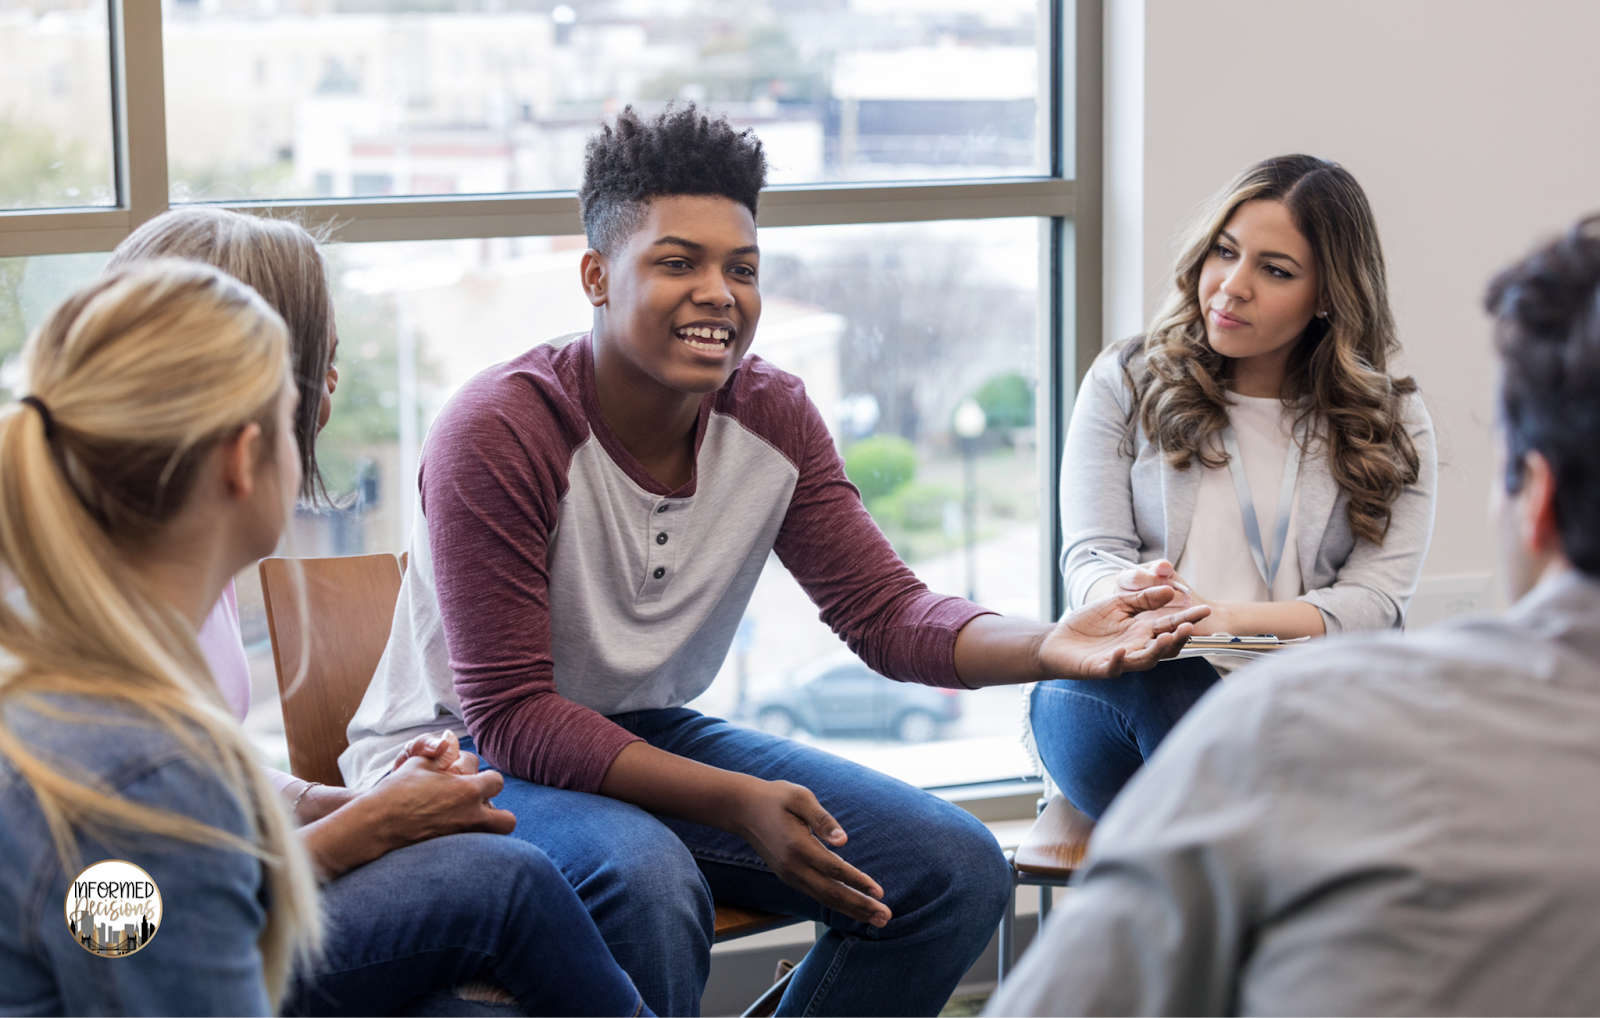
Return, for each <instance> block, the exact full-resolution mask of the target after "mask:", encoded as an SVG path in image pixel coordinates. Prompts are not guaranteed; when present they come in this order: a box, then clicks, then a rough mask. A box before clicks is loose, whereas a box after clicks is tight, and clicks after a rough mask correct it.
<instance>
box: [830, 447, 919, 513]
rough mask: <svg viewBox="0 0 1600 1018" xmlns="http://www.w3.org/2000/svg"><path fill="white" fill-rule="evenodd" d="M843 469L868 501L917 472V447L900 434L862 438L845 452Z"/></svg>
mask: <svg viewBox="0 0 1600 1018" xmlns="http://www.w3.org/2000/svg"><path fill="white" fill-rule="evenodd" d="M844 472H845V476H846V477H848V478H850V483H851V484H854V485H855V486H856V487H857V488H860V489H861V500H862V501H863V502H871V501H873V500H874V499H878V498H882V497H883V496H885V495H887V494H889V493H890V492H892V491H894V490H895V489H896V488H898V487H900V486H901V485H902V484H906V483H908V482H910V480H911V479H912V478H913V477H915V476H916V475H917V450H916V448H915V447H914V446H912V444H911V443H910V442H909V441H907V440H906V439H904V438H901V437H900V436H899V435H873V436H871V437H870V438H863V439H862V440H861V441H859V442H856V443H855V444H853V445H851V446H850V447H849V448H848V449H846V450H845V451H844Z"/></svg>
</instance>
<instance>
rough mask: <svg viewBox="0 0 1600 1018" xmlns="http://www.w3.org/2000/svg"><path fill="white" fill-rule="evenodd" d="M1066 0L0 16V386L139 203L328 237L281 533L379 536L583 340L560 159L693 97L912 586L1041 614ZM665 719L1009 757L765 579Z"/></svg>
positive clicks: (872, 745)
mask: <svg viewBox="0 0 1600 1018" xmlns="http://www.w3.org/2000/svg"><path fill="white" fill-rule="evenodd" d="M1083 7H1084V9H1083V10H1082V11H1079V10H1077V9H1076V8H1075V7H1074V5H1072V4H1067V5H1066V6H1065V7H1063V6H1062V5H1060V4H1051V3H1049V2H1048V0H1045V2H1036V0H785V2H779V0H770V2H769V0H757V2H753V3H742V4H731V3H726V2H723V0H673V2H657V0H650V2H647V0H605V2H581V0H580V2H567V3H559V4H552V3H549V2H547V0H248V2H246V0H166V2H164V3H161V4H159V5H157V4H156V3H154V2H149V3H146V2H143V0H124V2H123V3H122V4H118V5H116V6H112V7H108V6H106V5H105V4H104V3H96V2H94V0H0V151H3V152H5V153H7V155H6V158H5V162H4V163H3V164H0V210H6V211H0V357H4V358H5V360H4V366H3V367H0V385H11V384H14V381H15V376H16V371H17V364H16V353H17V351H18V350H19V349H20V347H21V344H22V342H23V339H24V338H25V335H26V333H27V330H29V329H31V328H32V327H33V326H34V325H36V324H37V323H38V321H39V320H40V319H41V318H42V316H43V315H44V314H45V313H46V312H47V311H48V310H49V309H50V307H52V306H53V305H54V303H55V302H56V301H58V300H59V299H60V298H61V297H62V296H64V295H65V294H66V293H68V292H70V291H71V290H72V289H73V288H75V287H76V286H79V285H81V284H82V283H84V282H86V281H87V280H88V279H90V278H92V277H93V276H94V275H95V274H97V273H98V272H99V271H100V269H101V267H102V266H103V264H104V261H105V258H106V254H105V252H106V251H108V250H109V248H110V247H112V246H114V245H115V243H116V242H117V241H118V240H119V239H120V238H121V237H122V236H125V235H126V234H127V232H128V231H129V230H130V229H132V228H133V227H134V226H135V225H137V223H138V222H142V221H143V220H144V219H146V218H148V217H149V216H150V215H154V214H156V213H158V212H160V211H161V210H162V209H164V208H166V207H168V205H169V204H176V203H182V202H217V203H221V204H224V205H228V206H231V207H236V208H242V209H245V210H247V211H255V212H260V213H263V214H274V215H294V216H298V217H300V218H301V219H302V220H303V221H306V222H308V223H330V222H331V223H332V224H333V228H334V231H335V232H334V240H333V242H332V243H330V244H329V245H328V247H327V249H326V251H327V255H328V260H329V266H330V269H331V272H332V277H333V285H334V290H335V297H336V307H337V312H338V326H339V332H340V348H339V349H340V352H339V359H340V373H341V383H340V387H339V392H338V395H337V396H336V398H335V399H336V402H335V413H334V417H333V421H332V423H331V424H330V425H329V427H328V429H327V431H326V432H325V433H324V435H323V437H322V439H321V442H320V444H319V458H320V459H321V460H322V461H323V463H324V465H325V468H326V473H327V475H328V480H329V482H330V487H331V488H333V489H334V490H336V491H337V492H338V493H340V494H341V495H345V496H349V497H348V499H347V505H346V506H345V507H344V508H341V509H338V510H328V511H317V512H313V511H302V512H301V513H300V514H299V517H298V519H297V521H296V526H295V534H294V537H295V546H296V550H297V551H298V553H299V554H303V555H344V554H363V553H373V552H396V553H398V552H400V551H403V550H404V548H405V546H406V541H407V535H408V534H409V532H410V528H411V527H412V526H413V525H414V524H415V522H416V510H415V497H416V484H415V476H416V462H417V456H418V452H419V449H420V447H421V443H422V442H423V440H424V439H425V436H426V434H427V429H428V426H429V424H430V423H431V421H432V419H433V417H434V416H435V415H436V414H437V413H438V411H439V409H440V407H441V406H442V405H443V404H444V402H445V401H446V400H448V399H449V397H450V395H451V394H452V393H453V392H454V391H455V390H456V389H457V388H458V387H459V386H460V385H461V384H462V383H463V382H465V381H466V380H467V379H468V378H470V377H471V376H472V375H473V374H474V373H476V372H477V371H479V370H481V369H483V368H485V367H487V366H489V365H491V364H494V363H497V362H499V361H502V360H505V359H508V358H510V357H512V356H515V355H517V354H519V353H521V352H523V351H524V350H526V349H527V348H528V347H530V346H532V345H535V344H537V343H539V342H543V341H545V340H548V339H551V338H553V337H557V336H560V335H563V334H568V333H575V332H581V331H583V330H585V329H586V328H587V326H588V324H589V317H590V311H591V309H590V307H589V305H588V303H587V302H586V301H585V300H584V298H583V296H582V293H581V291H580V290H579V288H578V285H577V282H578V260H579V258H580V257H581V255H582V252H583V250H584V246H585V245H584V240H583V238H582V236H581V233H580V231H581V224H580V223H579V221H578V218H577V213H576V203H575V201H574V200H573V198H572V197H571V195H570V191H571V189H572V188H574V187H575V186H576V185H577V183H578V179H579V176H580V174H581V169H582V154H583V144H584V140H585V139H586V138H587V136H588V135H589V134H590V133H591V132H592V131H594V130H595V128H596V127H597V125H598V124H599V123H600V122H601V121H602V120H603V119H604V118H605V117H606V116H607V115H608V114H612V113H614V112H615V111H617V110H618V109H620V108H621V107H622V106H623V105H625V104H632V105H634V106H635V107H636V108H639V109H642V110H645V111H651V112H653V111H656V110H659V109H661V108H663V107H664V106H665V105H666V104H667V103H668V102H672V101H679V102H686V101H693V102H696V103H698V104H700V105H701V106H703V107H706V108H709V109H711V110H714V111H717V112H722V113H725V114H727V116H728V117H729V118H730V120H732V121H733V123H734V124H735V125H737V126H740V127H748V128H750V129H752V130H754V131H755V132H756V133H757V135H759V136H760V138H761V139H762V141H763V144H764V145H765V147H766V150H767V153H768V158H769V161H770V163H771V166H772V170H771V181H772V183H773V185H774V186H773V187H772V188H771V189H770V190H769V192H768V193H767V195H766V196H764V201H763V208H762V216H761V223H762V231H761V245H762V277H763V278H762V293H763V298H764V304H765V309H764V313H763V316H762V321H761V325H760V328H759V330H758V332H757V335H756V340H755V345H754V347H753V353H755V354H756V355H759V356H761V357H764V358H766V359H768V360H770V361H772V362H773V363H775V364H776V365H778V366H779V367H781V368H783V369H785V370H787V371H791V372H793V373H795V374H797V375H798V376H800V377H801V378H802V379H803V380H804V381H805V383H806V386H807V390H808V392H809V393H810V395H811V398H812V399H813V401H814V402H815V403H816V404H817V405H818V407H819V408H820V410H821V411H822V413H823V416H824V417H825V419H826V420H827V421H828V423H829V427H830V429H831V431H832V433H833V436H834V439H835V441H836V443H837V444H838V446H839V449H840V451H841V453H842V455H843V456H844V459H845V463H846V468H847V471H848V472H849V474H850V476H851V479H852V480H853V481H854V482H855V483H856V484H857V486H858V487H860V488H861V490H862V495H863V498H864V500H865V502H866V505H867V508H868V510H869V511H870V512H871V514H872V516H873V518H874V519H875V520H876V521H877V522H878V524H879V526H880V527H882V529H883V530H884V533H885V534H886V535H887V536H888V538H889V540H890V541H891V542H892V543H893V545H894V547H895V548H896V550H897V551H898V552H899V553H900V554H901V556H902V557H903V558H904V559H905V560H906V561H907V562H908V563H909V564H910V565H911V567H912V569H913V570H914V571H916V572H917V574H918V575H919V576H921V577H922V578H923V579H924V580H925V581H926V582H927V583H928V584H929V586H931V587H933V588H934V589H936V590H939V591H942V592H946V593H952V594H962V595H966V594H969V593H970V594H972V595H975V596H976V599H977V600H978V601H979V602H980V603H983V604H985V605H987V606H989V607H992V608H994V609H996V610H998V611H1001V612H1004V613H1006V614H1012V615H1019V616H1027V617H1035V618H1037V617H1053V616H1054V613H1055V612H1056V611H1057V610H1058V609H1059V604H1060V600H1059V592H1058V590H1057V584H1056V583H1055V582H1054V577H1055V570H1054V566H1053V557H1054V553H1055V549H1056V547H1057V541H1058V537H1057V536H1056V535H1057V534H1058V528H1057V527H1056V524H1055V507H1054V500H1055V482H1054V476H1055V470H1054V465H1055V463H1056V461H1057V457H1058V455H1059V446H1060V430H1061V426H1060V416H1061V414H1062V413H1063V411H1064V410H1065V400H1066V399H1070V393H1071V392H1072V391H1073V390H1074V389H1075V386H1076V379H1077V377H1078V376H1079V372H1080V371H1081V367H1082V362H1083V359H1084V357H1083V355H1080V353H1079V352H1078V345H1077V344H1075V343H1074V341H1073V337H1074V336H1075V335H1077V334H1078V332H1080V331H1084V323H1086V322H1087V323H1091V325H1092V332H1089V333H1088V336H1089V340H1088V344H1087V345H1088V346H1089V347H1092V348H1097V347H1098V325H1097V324H1095V323H1097V317H1096V316H1097V314H1098V265H1097V261H1096V259H1097V257H1098V243H1099V241H1098V204H1097V203H1098V193H1097V191H1096V187H1097V184H1096V181H1097V180H1098V175H1097V172H1095V173H1090V172H1089V171H1087V170H1086V171H1085V172H1084V173H1082V174H1075V173H1074V164H1075V162H1080V161H1083V160H1082V159H1080V158H1079V157H1080V156H1084V157H1086V158H1088V159H1089V161H1088V162H1086V163H1085V165H1089V166H1093V165H1094V164H1096V163H1097V162H1098V114H1097V112H1095V109H1094V107H1095V106H1096V104H1097V102H1098V98H1097V97H1098V82H1097V81H1095V80H1094V75H1097V74H1098V62H1097V61H1098V58H1097V56H1095V54H1097V53H1098V46H1099V42H1098V32H1099V20H1098V19H1099V12H1098V4H1089V3H1085V4H1083ZM1091 36H1092V37H1093V42H1092V45H1091V44H1090V41H1089V39H1090V37H1091ZM156 50H159V51H160V53H159V55H160V57H161V59H160V62H159V63H157V62H156V61H155V55H156V54H155V51H156ZM1080 53H1086V54H1089V57H1088V58H1084V57H1080V56H1079V54H1080ZM12 56H15V57H16V59H11V57H12ZM1086 60H1087V62H1086ZM1090 65H1092V66H1090ZM63 69H64V70H63ZM1086 76H1087V80H1088V81H1089V89H1088V92H1087V93H1084V90H1083V89H1080V87H1079V82H1080V81H1084V80H1086ZM1080 93H1083V94H1082V95H1080ZM1083 111H1087V112H1083ZM1075 177H1076V178H1078V179H1074V178H1075ZM46 210H48V211H46ZM1080 250H1091V251H1093V253H1094V258H1092V259H1090V258H1080V257H1079V254H1078V252H1079V251H1080ZM1089 262H1094V264H1088V263H1089ZM970 405H976V406H977V407H978V408H979V409H981V411H982V413H981V415H978V418H977V419H978V421H979V424H980V425H981V426H980V427H978V429H977V431H976V433H975V434H969V435H968V436H967V437H963V436H962V435H961V434H958V429H957V428H956V427H955V423H954V422H955V420H956V417H957V409H958V407H964V406H965V407H968V417H967V420H968V421H969V422H970V421H972V420H973V419H974V418H973V417H972V416H971V413H970ZM969 467H970V469H969ZM239 589H240V595H241V602H242V608H243V616H244V617H243V622H244V626H245V630H246V636H247V640H248V641H250V643H251V647H250V650H251V655H252V666H253V668H254V670H255V672H256V675H255V678H256V695H255V705H254V706H253V708H252V713H251V718H250V722H249V725H248V727H250V728H251V730H252V732H253V733H254V734H255V735H256V737H257V740H258V742H259V743H260V744H261V745H262V747H263V748H264V749H265V750H267V752H268V753H269V755H273V756H275V757H277V758H279V759H280V761H281V759H282V757H283V753H284V751H283V748H282V736H281V725H282V722H281V718H280V716H279V715H278V713H277V703H276V695H277V694H276V682H275V680H274V678H273V675H272V658H271V652H270V649H269V647H268V645H267V642H266V637H267V634H266V625H265V617H264V613H262V611H261V609H260V598H259V585H258V584H257V583H256V581H255V578H254V572H253V570H251V571H247V573H246V574H242V575H241V577H240V578H239ZM691 706H693V707H696V708H699V709H703V710H706V711H707V712H711V713H717V714H720V715H723V716H728V717H732V718H735V719H737V720H739V721H741V722H743V723H746V724H751V725H756V726H759V727H762V728H765V729H767V730H769V731H774V732H778V733H781V734H786V735H789V736H791V737H794V738H799V739H804V740H806V741H810V742H814V743H816V744H818V745H821V746H824V747H826V748H828V749H830V750H831V751H834V752H837V753H840V754H841V755H844V756H847V757H851V758H853V759H857V760H860V761H862V762H864V763H867V764H869V765H871V766H875V767H878V768H881V769H883V770H885V771H887V772H888V773H891V774H894V775H896V776H898V777H902V778H904V779H905V780H908V781H912V782H914V783H916V784H920V785H923V786H925V787H932V786H950V785H958V784H964V783H971V782H981V781H993V780H1001V779H1008V778H1014V777H1018V776H1021V775H1023V774H1026V773H1028V772H1029V771H1030V769H1031V765H1030V763H1029V761H1028V760H1027V758H1026V756H1025V754H1024V752H1023V750H1022V748H1021V744H1020V740H1019V733H1020V721H1019V711H1018V708H1019V700H1018V695H1017V692H1016V691H1015V690H1014V689H1009V688H1002V689H991V690H983V691H964V692H959V693H956V692H947V691H940V690H935V689H931V688H927V687H921V686H917V685H914V684H904V683H892V682H889V681H887V680H885V679H882V678H881V677H878V676H874V675H873V674H871V673H870V672H869V671H867V669H866V668H865V666H864V665H862V664H861V663H860V662H859V661H858V660H857V659H855V658H854V657H853V655H851V654H850V653H849V651H848V650H847V649H845V647H844V645H843V644H842V643H841V642H840V641H839V640H838V639H837V638H836V637H834V636H833V634H831V633H830V632H829V631H828V630H827V628H826V627H825V626H824V625H823V624H822V623H821V622H820V621H818V619H817V611H816V608H815V607H814V606H813V605H812V604H811V603H810V601H809V599H808V598H807V597H806V596H805V594H804V592H803V591H801V589H800V588H799V586H798V585H797V584H796V583H795V581H794V580H793V579H792V578H791V577H790V576H789V575H788V573H787V572H786V571H785V570H784V569H783V567H782V566H781V564H779V563H778V562H777V560H776V558H774V559H773V560H772V561H770V562H769V563H768V566H767V569H766V572H765V573H764V574H763V577H762V579H761V581H760V583H759V585H758V587H757V590H756V593H755V596H754V597H753V599H752V601H751V604H750V606H749V609H748V611H747V612H746V614H745V616H744V618H743V620H742V621H741V624H740V627H739V632H738V636H737V637H736V639H735V642H734V646H733V648H732V650H731V652H730V654H729V657H728V659H727V661H726V663H725V664H724V666H723V668H722V670H721V672H720V673H719V675H718V676H717V678H716V681H715V682H714V683H713V685H712V686H711V688H710V690H708V691H707V692H706V693H705V694H704V695H703V696H702V697H701V698H700V699H699V700H697V701H696V702H694V703H693V704H691Z"/></svg>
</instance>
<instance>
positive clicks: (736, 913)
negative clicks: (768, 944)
mask: <svg viewBox="0 0 1600 1018" xmlns="http://www.w3.org/2000/svg"><path fill="white" fill-rule="evenodd" d="M799 921H800V920H798V919H796V918H795V917H794V916H788V915H778V914H777V913H776V912H763V911H761V910H760V909H756V908H735V907H734V906H732V905H718V906H717V935H716V940H717V943H719V944H720V943H722V942H723V941H725V940H737V939H739V938H740V937H748V936H750V935H751V934H753V933H765V932H766V931H767V930H775V929H778V928H779V927H780V926H788V925H790V924H792V923H797V922H799Z"/></svg>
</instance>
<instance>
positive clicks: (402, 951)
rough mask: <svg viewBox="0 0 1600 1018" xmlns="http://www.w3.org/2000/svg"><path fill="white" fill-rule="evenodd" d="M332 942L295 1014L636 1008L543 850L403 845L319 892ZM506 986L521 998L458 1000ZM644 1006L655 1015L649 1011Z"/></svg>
mask: <svg viewBox="0 0 1600 1018" xmlns="http://www.w3.org/2000/svg"><path fill="white" fill-rule="evenodd" d="M322 902H323V912H324V915H325V916H326V919H327V942H326V946H325V949H324V952H323V956H322V958H321V960H320V963H319V964H318V965H317V966H316V972H315V977H314V978H312V979H309V980H307V979H301V980H300V981H298V982H297V983H296V985H295V986H294V988H293V990H292V991H291V993H290V994H289V997H288V999H287V1000H285V1002H284V1009H283V1010H284V1014H288V1015H314V1014H316V1015H342V1014H352V1015H368V1014H396V1013H402V1012H413V1013H417V1014H431V1015H439V1014H450V1015H542V1014H550V1015H635V1014H639V1013H641V1012H640V1008H641V1000H640V996H639V993H638V992H637V991H636V990H635V989H634V987H633V984H632V983H631V982H629V980H628V977H627V975H625V974H624V973H623V971H622V969H621V968H620V967H618V965H617V963H616V961H614V960H613V959H612V957H611V952H610V951H608V950H607V949H606V945H605V943H604V941H602V940H601V939H600V933H599V931H598V930H596V929H595V927H594V923H593V922H591V921H590V919H589V916H588V914H587V913H586V912H585V911H584V908H583V904H582V902H580V901H579V900H578V896H577V895H576V894H574V893H573V891H572V888H571V886H570V885H568V883H567V881H566V879H565V878H563V877H562V875H561V872H560V871H559V870H557V869H556V867H555V866H554V864H552V863H551V862H550V860H549V859H548V858H547V857H546V856H545V854H544V853H543V852H540V851H539V850H538V849H537V848H534V847H533V846H531V845H529V844H526V843H525V842H522V841H518V840H516V839H515V838H508V837H505V836H503V835H498V834H456V835H452V836H450V837H446V838H434V839H433V840H431V841H424V842H420V843H418V844H415V845H410V846H408V847H406V848H401V849H397V850H396V851H393V852H390V853H389V854H387V855H385V856H383V857H381V858H379V859H376V860H374V861H372V862H370V863H368V864H367V865H365V866H362V867H360V868H359V869H356V870H353V871H351V872H350V873H348V874H346V875H344V876H343V877H340V878H339V879H338V880H335V881H333V882H332V883H330V884H328V885H327V886H326V887H324V888H323V894H322ZM469 980H487V981H491V982H495V983H499V984H500V985H501V986H503V987H504V988H505V989H506V990H508V991H509V992H510V993H511V995H512V996H514V997H516V998H517V1004H516V1005H515V1006H511V1005H494V1004H484V1003H478V1002H473V1001H465V1000H461V999H460V998H458V997H457V996H456V995H455V993H454V990H453V988H454V987H456V986H458V985H459V984H461V983H463V982H466V981H469ZM646 1013H648V1012H646Z"/></svg>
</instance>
